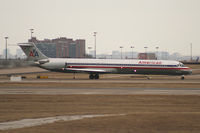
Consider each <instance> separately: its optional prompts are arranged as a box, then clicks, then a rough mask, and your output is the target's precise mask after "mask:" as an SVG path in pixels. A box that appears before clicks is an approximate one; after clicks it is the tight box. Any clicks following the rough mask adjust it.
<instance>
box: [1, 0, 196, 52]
mask: <svg viewBox="0 0 200 133" xmlns="http://www.w3.org/2000/svg"><path fill="white" fill-rule="evenodd" d="M30 28H33V29H35V30H34V34H33V35H34V36H36V37H37V38H38V39H44V38H49V39H53V38H57V37H68V38H73V39H78V38H80V39H86V45H87V47H88V46H92V47H93V45H94V37H93V32H94V31H96V32H97V54H99V53H111V51H112V50H120V49H119V46H123V47H124V49H123V51H130V46H135V49H134V50H135V51H137V52H144V51H145V50H144V46H148V47H149V48H148V51H155V47H156V46H158V47H160V48H159V51H168V52H170V53H173V52H179V53H181V54H184V55H190V43H192V44H193V54H194V55H200V0H0V51H1V53H0V54H2V50H3V49H4V48H5V39H4V37H5V36H8V37H9V40H8V43H9V44H17V43H19V42H27V40H28V38H30V31H29V29H30ZM9 48H10V49H13V50H12V51H14V49H15V48H16V47H13V46H10V47H9Z"/></svg>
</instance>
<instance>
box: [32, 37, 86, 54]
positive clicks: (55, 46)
mask: <svg viewBox="0 0 200 133" xmlns="http://www.w3.org/2000/svg"><path fill="white" fill-rule="evenodd" d="M28 41H29V42H34V43H35V44H36V46H37V47H38V48H39V49H40V50H41V52H42V53H43V54H45V55H46V56H48V57H52V58H85V40H84V39H78V40H73V39H68V38H66V37H60V38H56V39H52V40H51V39H44V40H37V38H36V37H32V38H31V39H29V40H28Z"/></svg>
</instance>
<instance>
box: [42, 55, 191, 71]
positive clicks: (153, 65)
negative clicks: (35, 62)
mask: <svg viewBox="0 0 200 133" xmlns="http://www.w3.org/2000/svg"><path fill="white" fill-rule="evenodd" d="M39 66H40V67H41V68H44V69H47V70H51V71H59V72H67V73H68V72H69V73H70V72H76V70H77V71H80V70H83V71H81V72H86V73H116V74H158V75H188V74H191V73H192V70H191V69H190V68H188V67H186V66H184V65H183V64H182V63H181V62H178V61H169V60H133V59H124V60H122V59H77V58H76V59H74V58H67V59H65V58H48V59H45V60H41V61H39ZM84 70H85V71H84ZM86 70H87V71H86ZM100 70H101V71H100ZM102 71H103V72H102Z"/></svg>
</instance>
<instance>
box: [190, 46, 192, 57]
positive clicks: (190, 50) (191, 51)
mask: <svg viewBox="0 0 200 133" xmlns="http://www.w3.org/2000/svg"><path fill="white" fill-rule="evenodd" d="M190 54H191V61H192V43H191V44H190Z"/></svg>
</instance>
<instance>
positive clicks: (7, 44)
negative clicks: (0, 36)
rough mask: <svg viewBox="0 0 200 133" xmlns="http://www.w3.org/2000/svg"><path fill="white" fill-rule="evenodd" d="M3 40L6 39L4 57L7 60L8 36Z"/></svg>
mask: <svg viewBox="0 0 200 133" xmlns="http://www.w3.org/2000/svg"><path fill="white" fill-rule="evenodd" d="M5 40H6V49H5V50H6V51H5V52H6V53H5V57H6V60H7V59H8V49H7V48H8V44H7V40H8V37H5Z"/></svg>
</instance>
